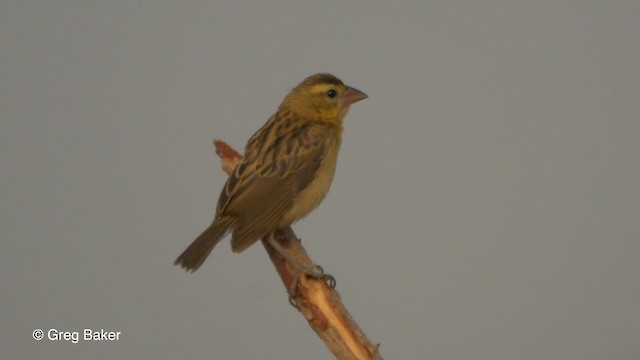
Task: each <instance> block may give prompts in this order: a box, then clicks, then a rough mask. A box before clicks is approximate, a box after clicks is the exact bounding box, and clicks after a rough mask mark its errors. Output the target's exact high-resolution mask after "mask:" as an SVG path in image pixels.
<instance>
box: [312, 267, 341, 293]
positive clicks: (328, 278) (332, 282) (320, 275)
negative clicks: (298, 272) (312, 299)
mask: <svg viewBox="0 0 640 360" xmlns="http://www.w3.org/2000/svg"><path fill="white" fill-rule="evenodd" d="M306 274H307V276H309V277H311V278H314V279H318V280H323V281H325V282H326V283H327V285H329V287H330V288H332V289H335V288H336V278H334V277H333V275H329V274H325V273H324V269H323V268H322V266H320V265H314V266H312V267H311V268H310V269H309V270H307V271H306Z"/></svg>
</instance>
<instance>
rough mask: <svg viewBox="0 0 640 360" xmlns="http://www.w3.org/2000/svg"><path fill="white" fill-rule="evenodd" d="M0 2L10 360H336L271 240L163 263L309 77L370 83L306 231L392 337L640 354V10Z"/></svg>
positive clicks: (510, 351)
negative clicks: (229, 168)
mask: <svg viewBox="0 0 640 360" xmlns="http://www.w3.org/2000/svg"><path fill="white" fill-rule="evenodd" d="M1 8H2V11H0V44H1V48H2V55H1V62H0V79H1V81H0V119H1V123H0V169H1V170H2V172H1V181H0V184H1V185H0V186H1V193H0V196H1V198H0V199H1V201H2V207H1V209H2V210H1V211H2V213H1V217H0V231H1V233H0V238H1V241H2V242H1V244H2V250H1V251H0V274H2V275H1V276H0V279H1V286H2V291H1V293H0V306H1V309H2V311H1V312H0V323H1V324H2V327H1V328H0V329H1V330H0V331H1V332H0V348H2V349H3V352H4V355H3V356H2V358H6V359H14V358H23V359H39V358H53V359H67V358H93V359H113V358H123V359H141V358H167V359H171V358H189V359H326V358H329V357H330V355H329V353H328V352H327V350H326V349H325V348H324V346H323V345H322V343H321V341H320V340H319V339H318V338H317V337H316V335H315V334H314V333H313V332H312V331H311V330H310V329H309V327H308V326H307V324H306V323H305V321H304V320H303V319H302V317H301V316H299V315H298V314H297V313H296V312H295V310H293V309H292V308H291V307H290V306H289V304H288V302H287V296H286V293H285V290H284V288H283V286H282V285H281V283H280V280H279V279H278V277H277V275H276V273H275V271H274V270H273V268H272V266H271V264H270V262H269V260H268V257H267V256H266V253H265V251H264V249H263V248H262V247H261V246H254V247H252V248H251V249H250V250H248V251H246V252H245V253H242V254H241V255H236V254H233V253H231V251H230V248H229V244H228V241H227V240H225V241H223V242H222V243H221V245H219V246H218V248H216V250H215V251H214V253H213V254H212V255H211V256H210V258H209V259H208V261H207V262H206V263H205V265H204V266H203V267H202V268H201V269H200V270H199V271H198V272H196V273H195V274H187V273H185V272H184V271H181V270H180V269H178V268H176V267H174V266H173V265H172V263H173V260H174V259H175V257H176V256H177V255H178V254H179V253H180V252H181V251H182V250H184V248H185V247H186V246H187V245H188V244H189V243H190V242H191V241H192V240H193V239H194V238H195V237H196V236H197V235H198V234H199V233H200V232H201V231H202V230H203V229H204V228H205V227H206V226H208V225H209V223H210V222H211V219H212V217H213V213H214V207H215V202H216V200H217V196H218V194H219V191H220V189H221V187H222V186H223V184H224V181H225V178H226V175H225V174H224V173H223V172H222V171H221V170H220V169H219V163H218V160H217V158H216V156H215V153H214V150H213V147H212V145H211V140H212V139H214V138H221V139H224V140H226V141H228V142H229V143H230V144H231V145H233V146H234V147H236V148H238V149H242V148H243V146H244V144H245V142H246V141H247V139H248V138H249V137H250V136H251V135H252V134H253V132H254V131H255V130H257V129H258V128H259V127H260V126H261V125H262V124H263V123H264V121H266V119H267V118H268V117H269V116H270V115H271V114H272V113H273V111H274V110H275V109H276V107H277V106H278V104H279V102H280V100H281V99H282V98H283V96H284V95H285V94H286V93H287V92H288V91H289V89H291V88H292V87H293V86H295V85H296V84H297V83H298V82H299V81H301V80H302V79H303V78H305V77H306V76H308V75H311V74H313V73H316V72H332V73H335V74H336V75H338V76H339V77H341V78H342V79H343V80H344V82H345V83H347V84H349V85H352V86H354V87H356V88H358V89H360V90H362V91H365V92H366V93H367V94H369V96H370V97H369V99H367V100H366V101H363V102H361V103H358V104H356V105H354V106H353V108H352V110H351V112H350V113H349V115H348V116H347V118H346V122H345V134H344V142H343V147H342V152H341V154H340V159H339V164H338V169H337V174H336V177H335V180H334V184H333V187H332V189H331V191H330V192H329V196H328V197H327V199H326V200H325V202H324V203H323V204H322V206H321V207H320V208H319V209H318V210H317V211H315V212H314V213H313V214H312V215H311V216H310V217H308V218H307V219H306V220H304V221H303V222H301V223H298V224H296V225H295V226H294V229H295V230H296V232H297V234H298V235H299V236H300V237H301V238H302V240H303V243H304V244H305V247H306V248H307V250H308V251H309V253H310V254H311V256H312V257H313V258H314V259H315V260H316V261H317V262H318V263H319V264H321V265H322V266H323V267H324V268H325V270H326V271H327V272H329V273H331V274H333V275H334V276H335V277H336V278H337V281H338V289H339V291H340V293H341V295H342V297H343V301H344V303H345V305H346V306H347V307H348V308H349V309H350V311H351V312H352V315H353V316H354V317H355V319H356V320H357V321H358V322H359V324H360V325H361V327H362V328H363V330H364V331H365V332H366V333H367V335H368V336H369V337H370V338H371V340H372V341H374V342H380V343H381V344H382V345H381V348H380V349H381V352H382V355H383V356H385V357H386V358H388V359H474V360H475V359H492V360H494V359H531V360H538V359H581V360H584V359H594V360H595V359H629V360H631V359H634V360H635V359H638V358H640V345H638V344H639V343H640V305H639V304H640V281H639V280H638V279H639V278H640V259H639V256H640V236H639V234H640V190H639V184H640V181H639V177H640V161H639V160H638V156H639V154H640V119H639V114H640V73H639V70H638V65H639V64H640V41H639V40H638V34H640V25H639V22H638V19H639V18H640V2H637V1H617V2H595V1H571V2H570V1H537V2H514V1H498V0H496V1H485V2H479V1H441V2H425V1H415V2H395V3H393V4H392V2H382V1H378V2H373V1H367V2H365V1H359V2H357V1H353V2H350V1H339V2H337V1H330V0H326V1H317V2H313V3H311V2H310V3H309V4H308V5H301V4H298V3H296V2H290V3H286V2H279V3H274V2H270V3H269V4H268V5H267V4H266V2H265V3H263V4H261V5H255V4H249V3H243V2H241V1H225V2H221V1H218V2H213V1H211V2H208V1H121V0H116V1H103V2H96V1H92V2H87V1H67V0H60V1H40V2H34V1H5V2H4V3H3V5H2V6H1ZM37 328H40V329H43V330H44V331H45V332H46V331H48V330H49V329H58V330H60V331H82V330H83V329H84V328H91V329H95V330H100V329H106V330H110V331H121V332H122V335H121V338H120V340H118V341H113V342H106V341H103V342H88V341H82V340H81V341H79V343H77V344H73V343H70V342H63V341H58V342H56V341H50V340H47V339H45V340H42V341H35V340H33V339H32V335H31V334H32V332H33V330H35V329H37Z"/></svg>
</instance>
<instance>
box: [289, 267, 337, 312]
mask: <svg viewBox="0 0 640 360" xmlns="http://www.w3.org/2000/svg"><path fill="white" fill-rule="evenodd" d="M299 274H300V275H302V274H304V276H308V277H310V278H312V279H316V280H323V281H324V282H326V283H327V286H329V287H330V288H331V289H335V288H336V278H335V277H333V275H330V274H326V273H325V272H324V269H323V268H322V266H320V265H315V264H314V265H313V266H311V267H309V268H307V269H303V270H300V272H299ZM299 283H300V276H299V275H298V276H296V277H295V279H294V280H293V283H292V284H291V287H289V304H291V306H293V307H295V308H296V309H298V310H300V305H298V301H297V300H296V298H297V292H298V284H299Z"/></svg>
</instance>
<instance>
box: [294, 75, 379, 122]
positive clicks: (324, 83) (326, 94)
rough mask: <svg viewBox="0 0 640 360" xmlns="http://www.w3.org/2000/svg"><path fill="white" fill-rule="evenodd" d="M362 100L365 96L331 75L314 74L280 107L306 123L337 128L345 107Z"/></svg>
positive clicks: (295, 89)
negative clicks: (287, 108) (322, 122)
mask: <svg viewBox="0 0 640 360" xmlns="http://www.w3.org/2000/svg"><path fill="white" fill-rule="evenodd" d="M366 98H367V94H365V93H363V92H362V91H360V90H357V89H354V88H352V87H349V86H347V85H345V84H344V83H343V82H342V81H341V80H340V79H338V78H337V77H335V76H333V75H331V74H316V75H312V76H309V77H308V78H306V79H305V80H304V81H302V82H301V83H300V84H299V85H298V86H296V87H295V88H294V89H293V90H292V91H291V93H289V95H287V97H286V98H285V99H284V101H283V105H286V106H288V107H289V108H291V109H292V110H293V111H295V112H296V113H298V114H299V115H301V116H304V117H308V118H309V119H318V120H320V121H326V122H330V123H337V124H340V123H341V122H342V118H343V117H344V115H345V114H346V113H347V111H348V110H349V106H350V105H351V104H353V103H355V102H358V101H360V100H364V99H366Z"/></svg>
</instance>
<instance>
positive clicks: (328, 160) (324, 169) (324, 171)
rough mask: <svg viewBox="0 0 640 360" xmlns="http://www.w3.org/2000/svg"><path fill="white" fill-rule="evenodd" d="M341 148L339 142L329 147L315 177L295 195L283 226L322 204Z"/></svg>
mask: <svg viewBox="0 0 640 360" xmlns="http://www.w3.org/2000/svg"><path fill="white" fill-rule="evenodd" d="M339 148H340V144H339V142H337V143H335V144H332V145H331V146H329V147H327V149H326V152H325V154H324V156H323V158H322V160H321V161H320V165H319V166H318V170H317V171H316V174H315V176H314V179H313V180H312V181H311V182H310V183H309V185H308V186H307V187H306V188H304V189H302V190H301V191H300V193H299V194H298V195H297V196H296V197H295V199H294V201H293V206H292V207H291V209H290V210H289V211H288V212H287V214H286V215H285V216H284V219H283V226H286V225H289V224H291V223H294V222H296V221H298V220H300V219H302V218H303V217H305V216H307V215H308V214H309V213H310V212H311V211H312V210H313V209H315V208H316V207H317V206H318V205H320V203H321V202H322V200H323V199H324V198H325V196H326V195H327V192H328V191H329V187H330V186H331V182H332V181H333V175H334V174H335V171H336V163H337V160H338V150H339Z"/></svg>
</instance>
